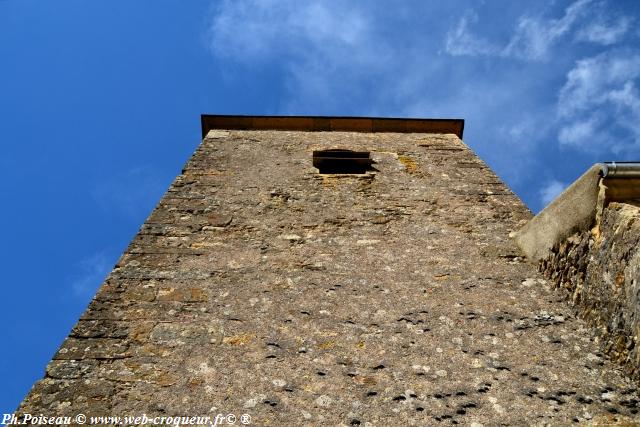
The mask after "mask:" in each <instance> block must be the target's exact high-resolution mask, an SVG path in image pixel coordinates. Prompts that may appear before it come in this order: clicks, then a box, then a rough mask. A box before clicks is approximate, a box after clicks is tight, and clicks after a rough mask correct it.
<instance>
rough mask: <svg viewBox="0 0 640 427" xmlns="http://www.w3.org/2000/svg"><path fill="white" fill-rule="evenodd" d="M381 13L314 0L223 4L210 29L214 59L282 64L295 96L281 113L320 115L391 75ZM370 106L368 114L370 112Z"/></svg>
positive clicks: (250, 0)
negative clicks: (379, 28) (377, 20)
mask: <svg viewBox="0 0 640 427" xmlns="http://www.w3.org/2000/svg"><path fill="white" fill-rule="evenodd" d="M374 10H375V8H367V7H366V5H365V4H358V3H347V2H332V1H322V0H312V1H308V2H299V1H294V0H284V1H274V0H268V1H262V0H245V1H239V0H234V1H224V2H222V3H221V4H220V6H219V7H218V8H217V9H216V10H215V14H214V17H213V21H212V24H211V27H210V31H209V40H210V44H211V49H212V51H213V52H214V54H215V55H217V56H219V57H223V58H231V59H233V60H235V61H237V62H240V63H249V64H256V63H260V62H261V61H264V62H268V61H269V60H273V59H277V66H278V67H281V68H282V69H283V70H284V72H285V74H286V77H285V79H284V81H285V85H286V88H287V90H288V92H289V93H290V94H291V95H292V96H290V97H288V98H287V99H286V100H284V101H282V103H283V104H284V105H281V106H279V112H280V113H288V112H291V113H296V114H303V113H305V112H307V111H309V109H310V108H311V107H313V112H315V113H316V114H317V113H319V112H323V111H333V112H335V110H336V109H338V108H340V107H341V106H342V108H344V107H343V106H344V105H345V104H348V103H349V101H350V99H351V98H352V97H354V92H356V91H357V90H358V89H359V87H360V86H361V82H362V81H363V79H364V78H365V76H366V78H369V79H371V78H374V77H375V76H377V75H379V74H380V73H384V72H387V71H388V69H389V68H390V67H392V66H393V64H394V63H395V61H393V60H392V59H390V58H391V57H392V56H393V55H394V54H395V53H394V52H395V50H396V49H395V48H393V49H392V48H390V47H389V44H388V43H387V41H386V40H385V38H384V37H381V36H380V35H379V34H377V33H376V27H375V25H374V23H373V22H372V20H373V19H374ZM366 113H367V111H366V110H365V109H363V110H362V114H366Z"/></svg>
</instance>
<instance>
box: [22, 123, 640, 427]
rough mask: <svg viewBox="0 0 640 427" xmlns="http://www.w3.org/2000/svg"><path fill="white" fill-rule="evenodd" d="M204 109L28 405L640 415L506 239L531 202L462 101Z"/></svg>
mask: <svg viewBox="0 0 640 427" xmlns="http://www.w3.org/2000/svg"><path fill="white" fill-rule="evenodd" d="M202 123H203V137H204V139H203V141H202V144H201V145H200V147H199V148H198V149H197V150H196V152H195V154H194V155H193V157H192V158H191V159H190V160H189V161H188V163H187V164H186V165H185V167H184V170H183V172H182V174H181V175H180V176H178V177H177V178H176V180H175V181H174V183H173V184H172V185H171V187H170V188H169V190H168V191H167V193H166V194H165V196H164V197H163V198H162V200H161V201H160V203H159V204H158V206H157V208H156V209H155V210H154V211H153V213H152V214H151V215H150V216H149V218H148V219H147V221H146V222H145V223H144V225H143V226H142V228H141V229H140V232H139V233H138V234H137V235H136V237H135V238H134V240H133V241H132V242H131V244H130V246H129V247H128V249H127V250H126V252H125V253H124V255H123V256H122V258H121V259H120V260H119V261H118V264H117V265H116V267H115V268H114V270H113V272H112V273H111V274H110V275H109V276H108V277H107V279H106V280H105V282H104V284H103V285H102V286H101V288H100V290H99V291H98V293H97V295H96V296H95V298H94V299H93V301H92V302H91V304H90V305H89V307H88V308H87V310H86V312H85V313H84V314H83V316H82V317H81V319H80V320H79V321H78V323H77V325H76V326H75V327H74V328H73V330H72V331H71V333H70V335H69V337H68V338H67V339H66V340H65V342H64V343H62V345H61V347H60V349H59V351H58V352H57V353H56V355H55V356H54V358H53V360H52V361H51V363H50V364H49V365H48V366H47V368H46V374H45V376H44V378H43V379H42V380H41V381H39V382H38V383H36V384H35V385H34V387H33V389H32V390H31V392H30V393H29V394H28V396H27V397H26V398H25V400H24V401H23V403H22V404H21V406H20V408H19V410H18V413H19V414H26V413H29V414H36V413H37V414H49V415H69V416H72V417H73V416H76V415H77V414H79V413H81V414H85V415H86V416H87V417H89V416H92V415H93V416H122V417H124V416H142V415H143V414H145V415H147V416H149V417H155V416H158V417H162V416H210V417H211V418H212V419H214V417H215V416H216V415H217V414H223V415H225V417H226V419H225V421H226V422H229V421H232V420H233V421H234V422H235V424H236V425H241V424H242V423H249V424H250V425H259V426H283V425H291V426H297V425H309V426H319V425H327V426H338V425H344V426H357V425H361V426H365V425H371V426H373V425H376V426H377V425H388V424H389V423H392V424H393V425H419V426H423V425H440V424H441V425H452V424H460V425H475V426H480V425H484V426H494V425H518V426H520V425H568V424H571V423H575V422H582V423H593V424H595V425H611V424H615V423H626V422H631V420H632V419H634V418H635V415H636V414H637V411H638V395H637V392H636V386H635V384H634V383H633V382H632V381H630V380H629V379H628V378H627V377H626V376H625V375H624V374H623V373H622V372H621V371H620V370H619V369H618V368H617V367H616V365H614V364H612V363H611V362H609V361H608V360H607V359H606V358H605V357H604V356H603V354H602V353H600V347H599V346H598V343H597V342H596V339H595V338H594V335H593V334H592V332H591V329H590V328H589V327H588V326H587V325H586V324H585V323H583V321H581V320H579V319H576V318H575V317H574V315H573V312H572V311H571V310H570V308H569V306H568V305H567V304H566V302H565V301H564V300H563V298H562V295H560V294H556V293H554V291H553V289H552V287H551V286H548V285H547V283H546V281H545V280H544V279H543V277H542V276H541V275H540V274H539V273H538V272H537V271H536V267H535V266H534V265H532V264H531V263H529V262H528V261H526V260H525V259H524V258H523V256H522V255H521V253H520V251H519V250H518V249H517V248H516V247H515V245H514V243H513V242H512V240H511V239H510V238H509V233H510V232H511V231H513V230H515V229H517V228H519V227H521V226H522V225H523V224H524V223H525V222H526V221H528V220H529V219H530V217H531V214H530V212H529V211H528V210H527V208H526V207H525V206H524V205H523V204H522V202H521V201H520V200H519V199H518V198H517V197H516V196H515V195H514V194H513V193H512V192H511V191H510V190H509V188H507V187H506V186H505V185H504V184H503V183H502V182H501V181H500V179H499V178H498V177H497V176H496V175H495V174H494V173H493V172H492V171H491V170H490V169H489V168H488V167H487V166H486V165H485V164H484V163H483V162H482V161H481V160H480V159H479V158H478V157H477V156H476V155H475V154H474V153H473V152H472V151H471V150H470V149H469V148H468V147H467V146H466V145H465V144H464V143H463V142H462V140H461V137H462V127H463V122H462V121H460V120H417V119H412V120H402V119H370V118H326V117H322V118H318V117H315V118H314V117H237V116H204V117H203V119H202ZM229 414H232V415H233V416H235V417H236V418H235V419H232V418H231V417H229ZM243 415H244V417H243V418H241V417H242V416H243ZM247 415H248V416H249V417H250V419H249V417H247ZM132 424H133V423H132ZM229 424H231V423H230V422H229ZM219 425H220V424H219ZM620 425H623V424H620ZM624 425H629V424H624Z"/></svg>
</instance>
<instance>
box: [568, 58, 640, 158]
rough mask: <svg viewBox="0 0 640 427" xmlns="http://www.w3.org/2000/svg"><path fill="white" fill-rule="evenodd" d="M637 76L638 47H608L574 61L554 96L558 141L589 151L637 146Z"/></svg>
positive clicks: (639, 71)
mask: <svg viewBox="0 0 640 427" xmlns="http://www.w3.org/2000/svg"><path fill="white" fill-rule="evenodd" d="M639 79H640V52H638V51H628V50H622V51H610V52H605V53H603V54H600V55H597V56H594V57H591V58H587V59H582V60H579V61H577V62H576V64H575V66H574V67H573V69H572V70H571V71H569V73H568V74H567V80H566V83H565V85H564V86H563V87H562V89H561V90H560V94H559V97H558V104H557V111H558V114H559V117H560V119H561V126H560V130H559V133H558V139H559V141H560V142H561V143H562V144H565V145H573V146H577V147H580V148H583V149H585V150H590V151H603V149H605V148H606V149H610V150H612V151H613V152H614V153H624V152H628V151H629V150H633V149H637V148H638V146H640V127H639V125H638V123H640V93H639V92H638V89H637V86H636V84H637V82H638V80H639ZM614 134H617V135H619V136H618V137H614V136H613V135H614Z"/></svg>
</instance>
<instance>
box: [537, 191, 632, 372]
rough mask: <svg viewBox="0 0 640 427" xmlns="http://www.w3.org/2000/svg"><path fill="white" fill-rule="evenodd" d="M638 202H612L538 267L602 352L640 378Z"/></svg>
mask: <svg viewBox="0 0 640 427" xmlns="http://www.w3.org/2000/svg"><path fill="white" fill-rule="evenodd" d="M638 206H640V205H637V204H633V203H611V204H609V205H608V207H607V208H605V209H604V212H603V215H602V218H601V221H600V224H599V225H598V227H596V228H595V229H594V230H587V231H584V232H582V233H581V234H579V235H574V236H572V237H571V238H569V239H568V240H566V241H564V242H563V243H561V244H559V245H556V247H554V248H553V251H552V254H551V256H550V257H548V258H547V259H545V260H543V261H541V263H540V271H542V272H543V273H544V275H545V276H546V277H547V278H549V279H550V280H551V281H552V282H553V284H554V285H555V287H556V288H558V289H561V290H562V291H563V292H564V293H565V294H566V295H567V297H568V298H569V299H570V301H571V302H572V304H573V306H574V307H575V308H576V310H577V312H578V313H579V315H580V317H582V318H583V319H585V320H586V321H587V322H588V323H589V324H590V325H592V326H593V327H595V329H596V330H597V332H598V334H599V339H600V340H601V341H602V345H603V348H604V351H605V352H606V353H607V354H608V355H609V356H610V357H611V358H612V359H614V360H615V361H617V362H619V363H620V364H622V365H623V366H624V368H625V370H626V371H627V372H628V373H629V374H630V375H631V376H633V377H634V378H635V379H636V380H640V348H639V346H638V339H639V335H640V208H639V207H638Z"/></svg>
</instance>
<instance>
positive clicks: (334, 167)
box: [313, 148, 375, 174]
mask: <svg viewBox="0 0 640 427" xmlns="http://www.w3.org/2000/svg"><path fill="white" fill-rule="evenodd" d="M373 163H374V162H373V159H371V155H370V153H369V152H368V151H352V150H345V149H341V148H337V149H331V150H319V151H314V152H313V166H314V167H316V168H318V171H319V172H320V173H329V174H364V173H366V172H367V171H375V169H374V168H373Z"/></svg>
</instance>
